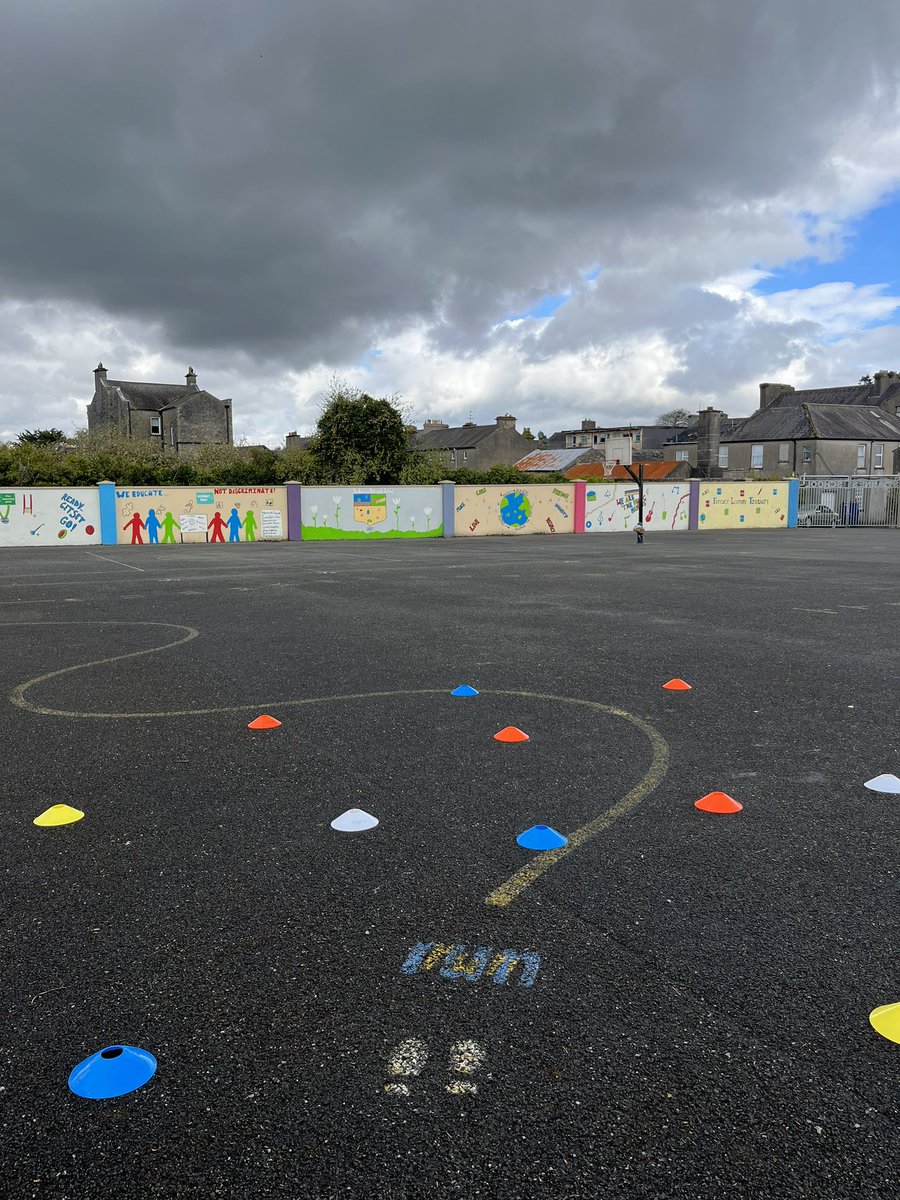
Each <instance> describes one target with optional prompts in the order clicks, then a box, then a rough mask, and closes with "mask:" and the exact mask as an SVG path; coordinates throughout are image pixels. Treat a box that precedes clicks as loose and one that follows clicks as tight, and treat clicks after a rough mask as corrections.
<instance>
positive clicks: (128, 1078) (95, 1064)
mask: <svg viewBox="0 0 900 1200" xmlns="http://www.w3.org/2000/svg"><path fill="white" fill-rule="evenodd" d="M155 1074H156V1059H155V1058H154V1057H153V1055H152V1054H151V1053H150V1052H149V1050H140V1049H138V1047H137V1046H107V1047H106V1049H105V1050H98V1051H97V1053H96V1054H92V1055H91V1056H90V1058H86V1059H85V1060H84V1062H80V1063H79V1064H78V1066H77V1067H73V1068H72V1070H71V1072H70V1073H69V1089H70V1090H71V1091H73V1092H74V1093H75V1095H76V1096H83V1097H84V1098H85V1100H111V1099H112V1098H113V1097H114V1096H126V1095H127V1094H128V1093H129V1092H134V1091H137V1089H138V1088H139V1087H143V1086H144V1084H145V1083H146V1082H147V1080H148V1079H152V1078H153V1076H154V1075H155Z"/></svg>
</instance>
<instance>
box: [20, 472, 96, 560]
mask: <svg viewBox="0 0 900 1200" xmlns="http://www.w3.org/2000/svg"><path fill="white" fill-rule="evenodd" d="M99 542H100V497H99V494H98V492H97V489H96V488H37V487H36V488H30V487H28V488H20V487H7V486H6V485H5V484H0V546H73V545H82V546H83V545H85V544H91V545H95V544H99Z"/></svg>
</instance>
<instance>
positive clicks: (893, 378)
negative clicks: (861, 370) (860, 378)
mask: <svg viewBox="0 0 900 1200" xmlns="http://www.w3.org/2000/svg"><path fill="white" fill-rule="evenodd" d="M872 378H873V379H874V380H875V395H876V396H883V395H884V394H885V392H886V391H887V390H888V388H889V387H891V386H892V385H893V384H895V383H896V382H897V380H898V379H900V376H898V374H897V372H896V371H876V372H875V374H874V375H873V377H872Z"/></svg>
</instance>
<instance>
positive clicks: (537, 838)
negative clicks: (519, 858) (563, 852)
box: [516, 825, 569, 850]
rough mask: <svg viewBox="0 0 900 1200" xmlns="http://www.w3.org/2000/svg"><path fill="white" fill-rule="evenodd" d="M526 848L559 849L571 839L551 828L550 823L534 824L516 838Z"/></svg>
mask: <svg viewBox="0 0 900 1200" xmlns="http://www.w3.org/2000/svg"><path fill="white" fill-rule="evenodd" d="M516 841H517V842H518V843H519V845H520V846H524V847H525V849H526V850H558V849H559V848H560V846H565V845H567V844H568V841H569V839H568V838H567V837H563V835H562V834H561V833H557V832H556V830H555V829H551V828H550V826H549V825H532V827H531V828H530V829H526V830H525V832H524V833H520V834H519V836H518V837H517V838H516Z"/></svg>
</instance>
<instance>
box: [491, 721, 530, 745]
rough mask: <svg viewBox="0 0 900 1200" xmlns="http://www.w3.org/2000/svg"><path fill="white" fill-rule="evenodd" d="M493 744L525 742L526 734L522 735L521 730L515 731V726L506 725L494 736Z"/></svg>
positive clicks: (526, 739)
mask: <svg viewBox="0 0 900 1200" xmlns="http://www.w3.org/2000/svg"><path fill="white" fill-rule="evenodd" d="M494 741H495V742H527V741H528V734H527V733H523V732H522V730H521V729H516V727H515V725H507V727H506V728H505V729H501V730H500V732H499V733H495V734H494Z"/></svg>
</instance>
